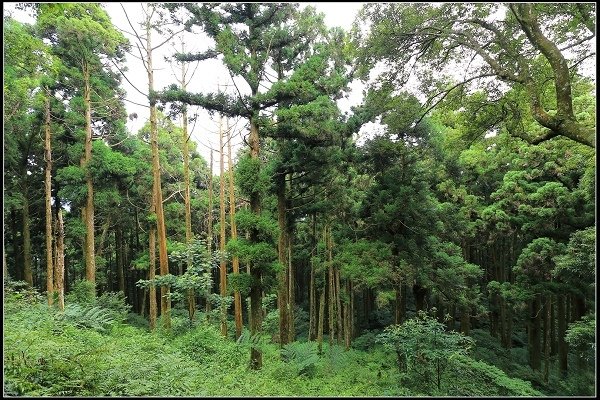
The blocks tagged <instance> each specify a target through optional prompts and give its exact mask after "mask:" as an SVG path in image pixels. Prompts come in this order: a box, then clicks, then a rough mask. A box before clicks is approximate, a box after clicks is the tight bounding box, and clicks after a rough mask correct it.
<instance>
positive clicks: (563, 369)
mask: <svg viewBox="0 0 600 400" xmlns="http://www.w3.org/2000/svg"><path fill="white" fill-rule="evenodd" d="M566 300H567V299H566V296H565V295H563V294H559V295H558V299H557V300H556V306H557V307H556V308H557V310H556V311H557V314H558V316H557V317H558V324H557V325H558V370H559V375H560V377H561V378H566V376H567V370H568V369H567V368H568V366H567V355H568V353H569V348H568V345H567V342H566V341H565V333H566V331H567V322H568V319H567V313H566Z"/></svg>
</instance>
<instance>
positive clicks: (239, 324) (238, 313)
mask: <svg viewBox="0 0 600 400" xmlns="http://www.w3.org/2000/svg"><path fill="white" fill-rule="evenodd" d="M227 158H228V160H227V161H228V167H229V218H230V223H231V240H237V224H236V222H235V185H234V176H233V161H232V158H233V157H232V154H231V131H230V129H227ZM231 263H232V267H233V273H234V274H239V273H240V260H239V258H238V256H233V258H232V260H231ZM233 308H234V316H235V338H236V339H237V338H239V337H240V336H241V334H242V329H243V327H244V322H243V320H242V296H241V294H240V291H239V290H236V291H234V292H233Z"/></svg>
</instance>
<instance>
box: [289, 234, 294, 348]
mask: <svg viewBox="0 0 600 400" xmlns="http://www.w3.org/2000/svg"><path fill="white" fill-rule="evenodd" d="M287 239H288V245H287V250H288V256H287V259H288V271H289V278H288V283H289V286H288V305H289V310H288V319H289V321H290V322H289V337H288V342H290V343H291V342H293V341H294V340H295V339H296V325H295V323H294V304H295V302H296V296H295V292H296V291H295V289H296V279H295V275H294V274H295V271H294V266H293V264H292V232H291V231H290V230H289V225H288V233H287Z"/></svg>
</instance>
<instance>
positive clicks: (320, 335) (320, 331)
mask: <svg viewBox="0 0 600 400" xmlns="http://www.w3.org/2000/svg"><path fill="white" fill-rule="evenodd" d="M324 322H325V287H323V289H321V294H320V296H319V327H318V329H317V343H318V348H319V354H322V353H323V325H324Z"/></svg>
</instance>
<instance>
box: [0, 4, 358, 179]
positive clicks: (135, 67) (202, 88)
mask: <svg viewBox="0 0 600 400" xmlns="http://www.w3.org/2000/svg"><path fill="white" fill-rule="evenodd" d="M3 4H4V10H5V11H9V12H11V13H12V15H13V17H14V18H16V19H18V20H20V21H23V22H28V23H34V22H35V21H34V20H33V19H32V18H31V17H29V16H27V15H26V13H23V12H20V11H18V10H15V8H14V7H15V5H16V3H3ZM102 4H103V6H104V8H105V9H106V11H107V12H108V14H109V15H110V18H111V20H112V22H113V24H114V25H115V26H116V27H117V28H119V29H121V30H123V31H126V32H131V31H132V29H131V27H130V25H129V22H128V21H127V18H126V16H125V13H124V12H123V9H122V8H121V5H120V4H119V3H102ZM121 4H123V7H124V9H125V11H126V12H127V15H128V16H129V19H130V21H131V23H132V25H133V26H134V27H135V28H136V29H137V30H138V32H140V25H139V23H140V22H141V21H142V18H143V15H144V14H143V12H142V9H141V4H142V3H121ZM363 4H364V3H333V2H329V3H300V7H306V6H307V5H312V6H314V7H315V8H316V9H317V11H319V12H322V13H324V15H325V23H326V24H327V25H328V26H329V27H334V26H339V27H341V28H343V29H345V30H350V28H351V26H352V23H353V22H354V19H355V17H356V14H357V13H358V10H360V8H361V7H362V5H363ZM126 32H124V34H125V36H126V37H127V38H129V40H130V41H131V43H132V44H133V45H134V44H135V39H134V37H133V36H132V35H131V34H128V33H126ZM165 39H166V37H161V36H160V35H158V34H156V33H153V36H152V45H153V46H156V45H157V44H160V43H162V42H163V40H165ZM184 42H185V50H186V51H189V52H194V51H203V50H206V49H208V48H209V46H211V43H212V42H211V40H210V39H208V38H207V37H206V36H205V35H204V34H203V33H202V32H198V33H195V34H192V33H187V32H186V33H185V36H184ZM173 45H176V46H177V47H176V48H177V50H180V49H181V40H180V39H179V37H176V38H174V39H173V40H171V41H169V43H167V44H165V45H163V46H161V47H160V48H158V49H157V50H155V51H154V53H153V64H154V65H153V66H154V89H155V90H161V89H163V88H165V87H167V86H168V85H170V84H173V83H175V84H178V82H177V80H176V77H177V78H178V79H180V78H181V70H180V66H179V65H177V64H173V65H171V64H170V63H168V62H166V61H165V57H168V56H172V55H173V54H174V52H175V47H174V46H173ZM134 49H135V47H134ZM125 65H126V67H127V71H126V72H125V75H126V77H127V79H122V87H123V88H124V89H125V90H126V92H127V95H126V101H125V106H126V108H127V113H128V114H129V115H130V114H133V113H135V114H137V118H136V119H128V120H127V127H128V128H129V130H130V131H131V132H132V133H136V132H137V131H138V130H139V129H140V128H141V127H142V126H143V125H144V124H145V123H146V121H147V120H148V118H149V114H150V113H149V109H148V108H147V107H144V106H140V105H136V104H135V103H138V104H147V101H148V100H147V99H146V98H145V97H144V95H142V94H141V93H139V92H138V91H137V90H136V89H135V88H134V87H133V86H135V87H136V88H137V89H139V90H140V91H142V92H143V93H148V78H147V73H146V70H145V69H144V66H143V65H142V63H141V61H139V60H138V59H136V58H135V57H133V56H131V55H129V54H128V55H127V61H126V64H125ZM195 66H196V63H191V64H190V73H189V74H191V70H193V69H194V68H195ZM175 74H176V75H175ZM128 81H129V82H128ZM236 83H237V84H238V86H239V87H240V89H241V90H244V87H245V86H246V85H245V83H244V82H243V81H241V80H240V81H237V80H236ZM231 84H232V82H231V78H230V76H229V74H228V73H227V70H226V69H225V67H224V66H223V65H222V63H221V62H220V61H218V60H206V61H201V62H200V63H197V68H196V71H195V73H194V75H193V78H192V80H191V81H190V83H189V84H188V86H187V89H188V90H189V91H190V92H198V93H199V92H202V93H209V92H216V91H217V85H220V89H221V90H235V89H234V88H233V86H232V85H231ZM227 85H229V87H227ZM350 87H351V93H350V94H349V97H348V98H346V99H341V100H340V101H339V102H338V104H339V106H340V108H341V109H342V111H343V112H345V111H349V110H350V107H351V106H352V105H356V104H358V103H360V101H361V98H362V94H361V93H362V85H361V84H360V83H359V82H354V83H353V84H351V86H350ZM232 93H235V92H232ZM193 114H197V115H198V118H197V119H196V121H195V122H190V123H189V126H188V129H189V131H190V133H191V138H192V140H194V141H195V142H196V143H198V151H199V153H200V154H201V155H202V156H203V157H204V159H205V160H207V162H208V160H209V158H210V148H211V147H212V148H213V149H215V150H217V149H218V144H219V137H218V129H219V128H218V119H217V117H216V116H215V117H214V118H211V117H210V116H209V115H208V113H207V112H206V111H204V110H202V109H200V108H199V107H191V108H190V109H189V111H188V115H189V116H192V115H193ZM175 122H176V123H177V124H178V125H180V124H181V121H175ZM230 122H231V124H232V125H234V124H235V123H236V121H235V120H231V121H230ZM224 123H225V122H224ZM245 125H246V121H244V120H240V121H239V122H238V123H237V125H235V126H236V129H234V134H235V137H234V138H233V139H232V145H233V152H234V154H235V153H236V152H237V149H239V147H240V145H241V143H242V138H241V135H240V131H241V133H242V134H243V135H246V134H247V131H244V130H243V127H244V126H245ZM214 157H215V160H214V163H215V164H214V171H215V173H216V174H218V168H217V166H218V163H217V160H218V158H217V157H218V154H217V153H215V154H214Z"/></svg>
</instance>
